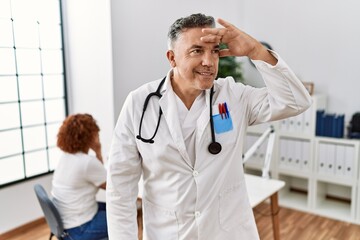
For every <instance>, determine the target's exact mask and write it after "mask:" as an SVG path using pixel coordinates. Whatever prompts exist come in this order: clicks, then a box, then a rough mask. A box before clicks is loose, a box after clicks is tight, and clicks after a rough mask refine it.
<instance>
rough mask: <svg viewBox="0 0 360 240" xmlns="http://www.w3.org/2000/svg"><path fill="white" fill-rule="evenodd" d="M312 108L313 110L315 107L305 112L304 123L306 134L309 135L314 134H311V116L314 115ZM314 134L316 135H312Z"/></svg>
mask: <svg viewBox="0 0 360 240" xmlns="http://www.w3.org/2000/svg"><path fill="white" fill-rule="evenodd" d="M312 108H313V105H312V106H311V107H310V108H309V109H308V110H306V111H305V112H304V122H303V127H304V132H305V133H309V134H311V133H312V132H311V120H312V118H311V116H312V113H313V111H312ZM312 134H314V133H312Z"/></svg>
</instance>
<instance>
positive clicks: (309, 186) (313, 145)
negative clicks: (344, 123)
mask: <svg viewBox="0 0 360 240" xmlns="http://www.w3.org/2000/svg"><path fill="white" fill-rule="evenodd" d="M312 98H313V105H312V106H311V108H309V109H308V110H307V111H306V112H304V113H302V114H300V115H299V116H296V117H292V118H289V119H286V120H281V121H277V122H273V123H267V124H262V125H259V126H251V127H249V129H248V136H250V137H256V136H258V137H259V136H260V135H261V134H262V133H263V132H264V131H265V130H266V129H267V128H268V127H269V125H270V124H271V125H272V126H273V127H274V129H275V132H276V137H275V144H274V151H273V153H272V162H271V167H270V172H271V177H272V178H275V179H280V180H283V181H285V182H286V185H285V187H284V188H283V189H282V190H281V191H280V193H279V203H280V205H281V206H284V207H288V208H293V209H297V210H301V211H306V212H309V213H313V214H317V215H321V216H325V217H329V218H333V219H336V220H341V221H346V222H351V223H356V224H360V177H359V167H360V166H359V164H358V162H359V160H360V158H359V149H360V141H359V140H351V139H338V138H329V137H317V136H315V126H316V111H317V110H320V109H324V110H326V97H325V96H323V95H315V96H313V97H312ZM287 142H288V143H287ZM265 144H266V143H265ZM286 144H288V145H286ZM288 146H290V150H289V154H288V155H286V152H284V149H289V147H288ZM296 147H297V148H299V147H300V148H301V151H299V149H297V148H296ZM245 150H246V149H245ZM259 151H260V149H259ZM257 154H259V153H257ZM291 154H293V155H292V156H291ZM307 155H308V157H305V156H307ZM324 156H325V157H324ZM257 157H259V156H257ZM291 158H292V159H291ZM305 158H308V159H309V160H308V165H307V166H306V167H304V162H305V161H304V162H302V163H303V165H301V161H302V159H305ZM299 159H300V162H299ZM336 159H340V160H338V161H337V160H336ZM286 161H287V162H286ZM346 161H348V162H346ZM262 162H263V161H261V159H257V161H255V162H254V161H253V162H250V160H249V162H248V163H246V164H245V172H247V173H251V174H256V175H261V168H262V165H261V163H262ZM255 163H256V164H255ZM324 167H326V168H324ZM348 169H350V171H349V170H348Z"/></svg>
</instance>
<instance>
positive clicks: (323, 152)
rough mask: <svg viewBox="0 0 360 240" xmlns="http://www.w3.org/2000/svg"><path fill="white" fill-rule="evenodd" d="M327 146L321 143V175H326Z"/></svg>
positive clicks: (319, 158)
mask: <svg viewBox="0 0 360 240" xmlns="http://www.w3.org/2000/svg"><path fill="white" fill-rule="evenodd" d="M326 148H327V146H326V144H325V143H319V151H318V166H317V167H318V172H319V173H321V174H324V173H325V169H326V168H325V164H326V157H327V156H326V155H327V154H326V150H327V149H326Z"/></svg>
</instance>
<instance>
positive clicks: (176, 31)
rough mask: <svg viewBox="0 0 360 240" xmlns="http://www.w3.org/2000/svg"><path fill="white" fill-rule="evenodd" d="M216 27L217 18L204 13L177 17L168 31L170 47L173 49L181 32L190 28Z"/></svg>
mask: <svg viewBox="0 0 360 240" xmlns="http://www.w3.org/2000/svg"><path fill="white" fill-rule="evenodd" d="M204 27H215V19H214V18H213V17H212V16H206V15H205V14H202V13H196V14H191V15H190V16H187V17H183V18H179V19H177V20H176V21H175V22H174V23H173V24H172V25H171V26H170V29H169V32H168V48H169V49H172V47H173V43H174V42H175V41H176V40H177V39H178V38H179V36H180V34H181V33H182V32H183V31H184V30H186V29H189V28H204Z"/></svg>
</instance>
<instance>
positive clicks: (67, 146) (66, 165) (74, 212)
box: [51, 114, 108, 240]
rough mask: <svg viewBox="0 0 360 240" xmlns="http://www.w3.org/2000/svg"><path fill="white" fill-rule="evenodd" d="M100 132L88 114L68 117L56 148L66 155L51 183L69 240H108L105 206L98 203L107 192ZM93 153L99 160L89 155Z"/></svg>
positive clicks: (61, 159) (55, 202) (63, 155)
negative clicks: (100, 193)
mask: <svg viewBox="0 0 360 240" xmlns="http://www.w3.org/2000/svg"><path fill="white" fill-rule="evenodd" d="M99 131H100V128H99V127H98V125H97V124H96V121H95V120H94V118H93V117H92V116H91V115H89V114H74V115H70V116H68V117H67V118H66V119H65V120H64V122H63V124H62V126H61V127H60V129H59V133H58V135H57V137H58V138H57V146H58V147H59V148H60V149H61V150H62V151H63V153H62V156H61V157H60V160H59V163H58V166H57V168H56V170H55V173H54V177H53V181H52V192H51V193H52V195H53V200H54V204H55V206H56V207H57V209H58V210H59V212H60V215H61V218H62V220H63V223H64V228H65V229H66V232H67V233H68V235H67V236H66V237H65V238H64V239H66V240H82V239H86V240H98V239H102V238H106V237H107V236H108V234H107V222H106V208H105V206H106V205H105V203H98V202H97V201H96V194H97V192H98V190H99V188H102V189H105V188H106V170H105V168H104V166H103V161H102V155H101V144H100V141H99ZM90 149H92V150H93V151H94V152H95V155H96V156H93V155H89V154H88V153H89V150H90Z"/></svg>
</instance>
